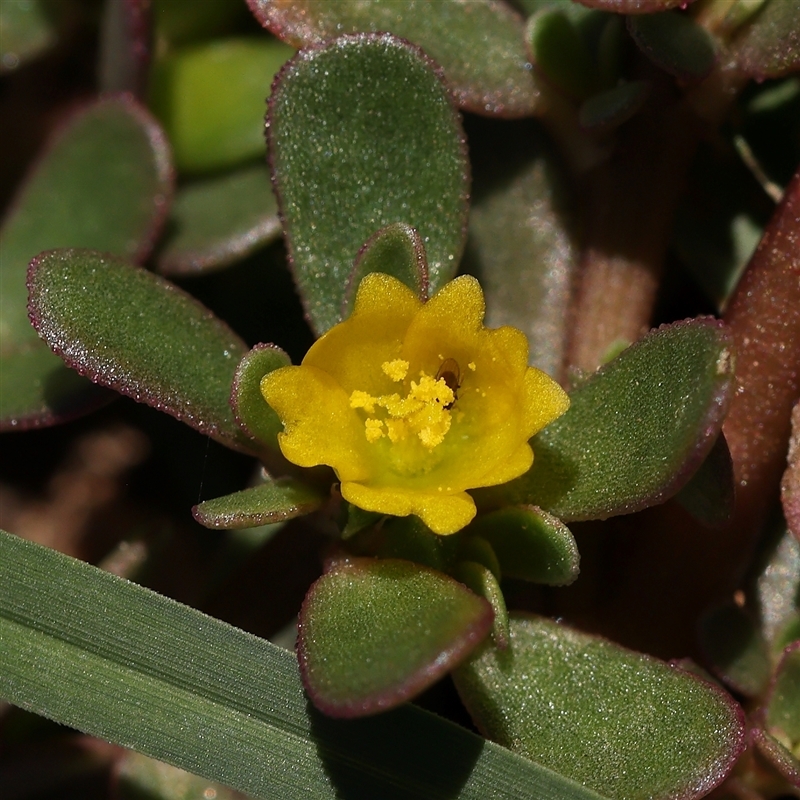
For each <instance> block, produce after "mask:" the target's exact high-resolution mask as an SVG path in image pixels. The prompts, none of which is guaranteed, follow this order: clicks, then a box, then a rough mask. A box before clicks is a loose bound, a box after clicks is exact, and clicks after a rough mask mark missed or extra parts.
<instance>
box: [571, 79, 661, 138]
mask: <svg viewBox="0 0 800 800" xmlns="http://www.w3.org/2000/svg"><path fill="white" fill-rule="evenodd" d="M651 86H652V84H651V83H650V81H629V82H626V83H621V84H620V85H619V86H615V87H614V88H613V89H608V90H607V91H605V92H601V93H600V94H596V95H593V96H592V97H590V98H589V99H588V100H587V101H586V102H585V103H583V105H581V108H580V111H579V112H578V122H579V123H580V125H581V127H582V128H585V129H586V130H588V131H591V132H592V133H607V132H608V131H611V130H613V129H614V128H617V127H619V126H620V125H622V123H623V122H627V121H628V120H629V119H630V118H631V117H633V116H634V115H635V114H637V113H638V112H639V110H640V109H641V108H642V106H643V105H644V104H645V103H646V102H647V98H648V97H649V96H650V89H651Z"/></svg>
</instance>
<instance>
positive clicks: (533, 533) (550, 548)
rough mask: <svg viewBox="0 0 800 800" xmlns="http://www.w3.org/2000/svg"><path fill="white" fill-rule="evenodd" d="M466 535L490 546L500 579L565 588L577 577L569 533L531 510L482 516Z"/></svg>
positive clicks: (555, 521) (577, 560) (524, 508)
mask: <svg viewBox="0 0 800 800" xmlns="http://www.w3.org/2000/svg"><path fill="white" fill-rule="evenodd" d="M469 531H470V533H474V534H476V535H477V536H481V537H483V538H484V539H486V541H488V542H489V544H491V546H492V548H493V549H494V552H495V553H496V554H497V558H498V560H499V562H500V569H501V571H502V574H503V577H508V578H520V579H521V580H525V581H533V582H534V583H544V584H547V585H549V586H565V585H567V584H569V583H572V582H573V581H574V580H575V579H576V578H577V577H578V572H579V571H580V568H579V564H580V555H579V554H578V546H577V545H576V544H575V539H574V538H573V536H572V534H571V533H570V531H569V529H568V528H567V526H566V525H564V523H563V522H561V520H559V519H557V518H556V517H553V516H551V515H550V514H548V513H546V512H544V511H542V510H541V509H539V508H536V507H535V506H520V507H516V508H514V507H511V508H503V509H501V510H500V511H494V512H492V513H491V514H483V515H481V516H479V517H478V518H477V519H476V520H475V522H473V523H472V525H470V527H469Z"/></svg>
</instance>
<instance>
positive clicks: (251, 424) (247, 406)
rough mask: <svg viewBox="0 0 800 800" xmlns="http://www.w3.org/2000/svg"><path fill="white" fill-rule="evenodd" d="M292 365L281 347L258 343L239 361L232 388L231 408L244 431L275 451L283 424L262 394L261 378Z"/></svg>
mask: <svg viewBox="0 0 800 800" xmlns="http://www.w3.org/2000/svg"><path fill="white" fill-rule="evenodd" d="M290 363H291V361H290V359H289V356H287V355H286V353H284V352H283V350H281V349H280V347H277V346H276V345H274V344H257V345H256V346H255V347H254V348H253V349H252V350H250V352H249V353H247V354H246V355H245V356H244V358H243V359H242V360H241V361H240V362H239V365H238V366H237V367H236V374H235V375H234V377H233V385H232V387H231V408H232V409H233V414H234V416H235V417H236V421H237V422H238V423H239V425H240V426H241V428H242V430H244V432H245V433H246V434H247V435H248V436H249V437H251V438H253V439H257V440H258V441H260V442H263V443H264V444H266V445H269V446H270V447H272V448H273V449H275V450H277V448H278V434H279V433H280V432H281V431H282V430H283V423H282V422H281V421H280V418H279V417H278V415H277V414H276V413H275V411H274V410H273V409H272V406H270V405H269V404H268V403H267V401H266V400H265V399H264V396H263V395H262V394H261V379H262V378H263V377H264V376H265V375H267V374H268V373H270V372H272V371H273V370H276V369H280V368H281V367H287V366H289V364H290Z"/></svg>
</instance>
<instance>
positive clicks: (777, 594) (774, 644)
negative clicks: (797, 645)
mask: <svg viewBox="0 0 800 800" xmlns="http://www.w3.org/2000/svg"><path fill="white" fill-rule="evenodd" d="M775 533H776V534H777V536H776V537H775V540H774V542H773V544H772V545H771V546H770V548H769V551H768V555H767V557H766V559H765V563H764V565H763V567H762V568H761V570H760V574H759V575H758V578H757V580H756V597H757V600H758V609H759V616H760V618H761V628H762V630H763V632H764V638H765V639H766V640H767V641H768V642H769V644H770V647H771V648H772V649H773V651H776V650H777V652H781V651H782V650H783V648H784V647H785V646H786V644H787V643H788V642H789V641H791V638H800V627H798V630H797V637H794V636H792V637H791V638H790V639H785V638H784V636H785V634H786V633H787V629H788V633H789V635H790V636H791V631H792V629H794V628H795V626H798V624H799V623H800V541H799V540H798V539H796V538H795V537H794V536H792V534H791V533H790V532H789V531H787V530H786V527H785V526H781V527H779V528H778V530H777V531H775Z"/></svg>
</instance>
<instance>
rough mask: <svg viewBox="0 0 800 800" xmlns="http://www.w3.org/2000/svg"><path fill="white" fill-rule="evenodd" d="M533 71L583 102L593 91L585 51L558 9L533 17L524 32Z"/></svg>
mask: <svg viewBox="0 0 800 800" xmlns="http://www.w3.org/2000/svg"><path fill="white" fill-rule="evenodd" d="M525 40H526V42H527V43H528V47H529V52H530V56H531V60H532V61H533V64H534V66H535V67H536V70H537V71H538V72H539V74H540V75H542V76H543V77H544V78H545V79H546V80H547V81H548V82H549V83H551V84H552V85H553V86H555V88H556V89H558V90H559V91H561V92H563V93H564V94H565V95H567V96H568V97H570V98H572V99H574V100H584V99H585V98H586V97H588V96H589V94H590V93H591V92H592V90H593V89H594V88H595V73H594V70H593V65H592V59H591V55H590V53H589V48H588V47H587V46H586V44H585V42H584V40H583V38H582V37H581V35H580V33H579V31H578V29H577V27H576V26H575V25H574V24H573V22H572V20H571V19H570V18H569V17H568V16H567V14H566V13H565V12H563V11H561V10H560V9H558V8H555V9H545V10H543V11H540V12H539V13H538V14H534V15H533V16H532V17H531V18H530V20H528V25H527V27H526V29H525Z"/></svg>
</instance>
